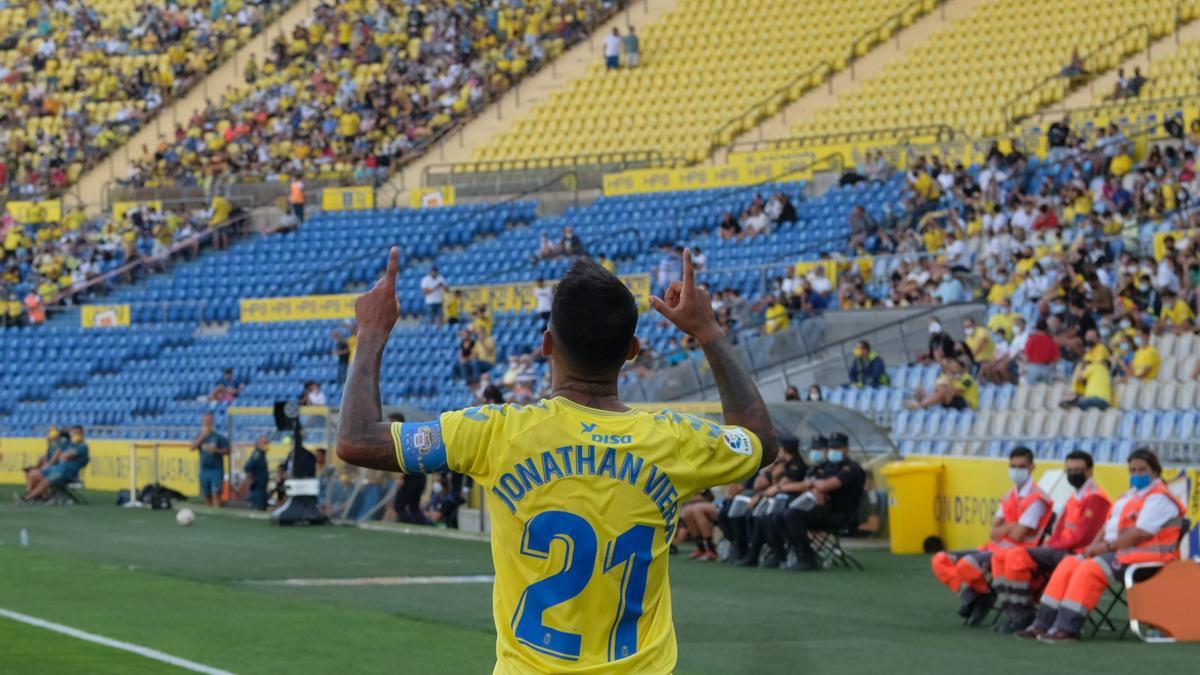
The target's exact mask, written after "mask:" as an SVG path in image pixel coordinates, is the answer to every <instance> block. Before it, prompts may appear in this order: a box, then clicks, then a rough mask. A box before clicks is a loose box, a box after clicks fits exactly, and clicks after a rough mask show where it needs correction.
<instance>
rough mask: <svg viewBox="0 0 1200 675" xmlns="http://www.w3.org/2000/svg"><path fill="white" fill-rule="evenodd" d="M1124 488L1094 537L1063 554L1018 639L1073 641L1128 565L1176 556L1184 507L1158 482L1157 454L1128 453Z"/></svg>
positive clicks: (1174, 557)
mask: <svg viewBox="0 0 1200 675" xmlns="http://www.w3.org/2000/svg"><path fill="white" fill-rule="evenodd" d="M1129 486H1130V490H1129V492H1126V493H1125V494H1124V496H1122V497H1121V498H1120V499H1118V500H1117V503H1116V504H1114V505H1113V508H1112V514H1111V515H1110V516H1109V518H1108V522H1106V523H1105V524H1104V529H1102V530H1100V532H1098V533H1097V534H1096V540H1095V541H1093V542H1092V544H1091V545H1090V546H1088V547H1087V548H1086V549H1084V551H1083V554H1082V555H1078V556H1068V557H1066V558H1063V560H1062V562H1060V563H1059V564H1058V567H1055V568H1054V573H1053V574H1051V575H1050V581H1048V582H1046V591H1045V593H1043V594H1042V602H1041V604H1040V605H1038V611H1037V619H1036V620H1035V621H1034V622H1033V625H1032V626H1030V627H1029V629H1028V630H1024V631H1021V632H1019V633H1017V637H1022V638H1037V639H1038V640H1039V641H1041V642H1049V643H1062V642H1077V641H1078V640H1079V637H1080V635H1081V634H1082V633H1083V626H1084V623H1085V622H1086V621H1087V616H1088V614H1089V613H1091V611H1092V610H1093V609H1095V608H1096V605H1097V604H1099V603H1100V598H1101V596H1103V595H1104V591H1105V590H1106V589H1107V588H1108V586H1109V584H1112V583H1117V580H1118V579H1120V578H1121V576H1122V574H1123V573H1124V569H1125V567H1126V566H1127V565H1132V564H1134V563H1144V562H1169V561H1171V560H1176V559H1178V558H1179V538H1180V534H1181V529H1182V527H1183V521H1184V516H1185V515H1186V514H1187V507H1185V506H1184V505H1183V503H1182V502H1180V501H1179V500H1178V499H1177V498H1176V497H1175V495H1173V494H1171V490H1170V489H1169V488H1168V487H1167V484H1166V483H1164V482H1163V480H1162V465H1161V464H1159V462H1158V456H1156V455H1155V454H1154V453H1153V452H1151V451H1150V450H1148V449H1146V448H1139V449H1137V450H1134V451H1133V452H1132V453H1130V454H1129Z"/></svg>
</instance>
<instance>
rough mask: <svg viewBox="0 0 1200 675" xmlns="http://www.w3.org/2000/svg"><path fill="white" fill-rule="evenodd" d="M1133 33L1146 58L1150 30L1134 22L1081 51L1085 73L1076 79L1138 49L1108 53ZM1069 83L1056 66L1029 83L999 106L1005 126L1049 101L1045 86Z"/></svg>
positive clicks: (1104, 68)
mask: <svg viewBox="0 0 1200 675" xmlns="http://www.w3.org/2000/svg"><path fill="white" fill-rule="evenodd" d="M1135 35H1140V37H1141V38H1142V40H1143V42H1142V44H1143V47H1142V48H1141V49H1144V50H1145V51H1146V58H1147V59H1149V58H1150V48H1151V45H1153V43H1154V32H1153V31H1152V30H1151V29H1150V26H1149V25H1148V24H1145V23H1139V24H1134V25H1132V26H1130V27H1128V28H1126V29H1125V30H1123V31H1121V32H1120V33H1118V34H1117V35H1116V36H1115V37H1113V38H1111V39H1109V40H1107V41H1105V42H1102V43H1100V44H1099V45H1097V46H1096V47H1095V48H1094V49H1092V50H1091V51H1089V52H1088V53H1087V54H1084V55H1083V56H1082V57H1081V58H1082V60H1083V63H1084V66H1085V71H1086V72H1087V73H1088V74H1087V75H1083V76H1081V77H1080V78H1079V79H1083V78H1087V79H1088V80H1092V79H1093V78H1094V77H1095V76H1096V75H1098V74H1100V73H1102V72H1104V71H1107V70H1109V69H1110V68H1112V67H1113V66H1114V65H1115V62H1116V61H1119V60H1120V57H1122V56H1124V55H1126V54H1128V53H1131V52H1137V51H1141V49H1137V50H1126V49H1124V48H1122V49H1121V50H1120V51H1118V52H1116V53H1117V54H1118V56H1117V57H1114V56H1112V54H1113V49H1112V48H1113V46H1115V45H1118V44H1122V43H1126V42H1128V41H1129V39H1130V36H1135ZM1096 59H1103V62H1101V63H1099V64H1095V63H1093V61H1094V60H1096ZM1072 83H1073V79H1072V78H1068V77H1064V76H1063V74H1062V70H1061V68H1060V69H1059V70H1058V71H1055V72H1054V73H1052V74H1050V75H1047V76H1046V77H1045V78H1043V79H1042V80H1040V81H1038V82H1037V83H1036V84H1033V85H1032V86H1030V87H1028V88H1027V89H1025V90H1023V91H1021V92H1018V93H1017V94H1015V95H1013V96H1012V97H1011V98H1009V99H1008V100H1007V101H1005V102H1004V104H1003V105H1002V106H1001V110H1003V111H1004V122H1005V124H1006V125H1007V126H1009V127H1012V126H1013V125H1014V124H1015V123H1016V122H1017V120H1018V119H1021V118H1024V117H1028V116H1029V115H1031V114H1033V113H1035V112H1037V110H1038V109H1039V108H1041V107H1042V106H1043V105H1044V104H1046V103H1049V102H1051V101H1053V100H1054V98H1053V97H1050V98H1049V99H1047V98H1046V96H1045V90H1046V88H1047V85H1050V84H1065V85H1066V88H1067V89H1068V90H1070V88H1071V87H1072ZM1018 104H1022V105H1021V107H1020V108H1018Z"/></svg>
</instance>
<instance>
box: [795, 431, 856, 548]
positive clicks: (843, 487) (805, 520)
mask: <svg viewBox="0 0 1200 675" xmlns="http://www.w3.org/2000/svg"><path fill="white" fill-rule="evenodd" d="M849 445H850V439H848V438H847V437H846V434H843V433H833V434H830V435H829V450H828V452H827V453H826V455H825V464H823V465H822V466H821V468H820V473H819V475H818V476H815V477H814V479H813V480H810V481H806V482H807V483H808V485H807V486H805V487H806V489H805V491H804V493H803V494H801V495H800V496H799V497H796V498H795V499H793V500H792V501H791V503H789V504H788V508H787V510H786V511H785V512H784V513H783V514H782V516H781V520H782V521H783V524H784V526H785V528H784V531H785V533H786V537H787V541H788V543H789V544H790V545H791V547H792V551H794V552H795V554H796V561H795V562H793V563H789V564H788V565H787V569H788V570H789V571H792V572H807V571H811V570H815V569H819V565H818V564H817V556H816V553H815V552H814V551H813V548H812V544H811V543H810V542H809V540H808V533H809V531H810V530H818V531H822V532H842V531H844V530H849V529H853V528H854V527H855V526H857V525H858V507H859V503H860V502H861V501H862V494H863V488H864V486H865V485H866V481H867V475H866V473H864V472H863V469H862V467H861V466H859V464H858V462H855V461H854V460H852V459H850V457H849Z"/></svg>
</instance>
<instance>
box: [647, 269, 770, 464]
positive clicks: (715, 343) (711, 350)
mask: <svg viewBox="0 0 1200 675" xmlns="http://www.w3.org/2000/svg"><path fill="white" fill-rule="evenodd" d="M663 295H664V297H662V298H651V299H650V304H651V305H653V306H654V309H656V310H658V312H659V313H660V314H662V315H663V316H665V317H667V319H669V320H670V321H671V322H672V323H674V324H675V325H676V326H677V327H678V328H679V329H680V330H682V331H683V332H685V333H687V334H688V335H691V336H692V337H694V338H696V341H697V342H699V343H700V346H701V347H702V348H703V349H704V357H705V358H706V359H708V365H709V367H710V368H711V369H712V373H713V379H715V380H716V382H717V391H718V392H719V393H720V394H721V410H722V412H723V414H724V416H725V423H726V424H734V425H737V426H740V427H745V428H746V429H749V430H750V431H752V432H753V433H754V435H755V436H758V439H759V441H761V442H762V463H761V466H764V467H765V466H769V465H770V464H771V463H772V462H774V461H775V455H776V453H778V451H779V443H778V441H777V440H776V438H775V429H774V427H772V426H771V418H770V415H768V414H767V405H766V404H765V403H763V400H762V396H761V395H759V393H758V387H757V386H755V384H754V380H753V379H751V378H750V374H749V373H747V372H746V369H745V368H743V367H742V364H741V363H739V362H738V360H737V356H736V354H735V353H734V351H733V343H732V342H730V341H729V337H728V336H727V335H725V331H724V330H722V329H721V327H720V325H718V324H717V320H716V318H715V317H714V316H713V313H712V305H711V304H710V302H709V299H708V293H705V292H704V290H703V289H700V288H697V287H696V280H695V272H694V271H693V268H692V252H691V250H686V251H684V252H683V282H682V283H681V282H678V281H676V282H672V283H671V286H670V287H669V288H668V289H667V291H666V293H664V294H663Z"/></svg>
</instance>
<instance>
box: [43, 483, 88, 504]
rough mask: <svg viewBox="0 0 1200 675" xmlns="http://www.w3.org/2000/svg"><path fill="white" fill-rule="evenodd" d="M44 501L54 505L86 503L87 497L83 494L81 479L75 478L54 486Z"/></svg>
mask: <svg viewBox="0 0 1200 675" xmlns="http://www.w3.org/2000/svg"><path fill="white" fill-rule="evenodd" d="M46 501H47V502H49V503H50V504H53V505H55V506H66V505H68V504H81V505H82V504H87V503H88V502H87V499H86V498H85V497H84V496H83V481H81V480H79V479H78V478H76V479H75V480H73V481H69V482H66V483H63V484H62V485H59V486H57V487H55V488H54V489H53V492H51V494H50V497H49V498H48V499H47V500H46Z"/></svg>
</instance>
